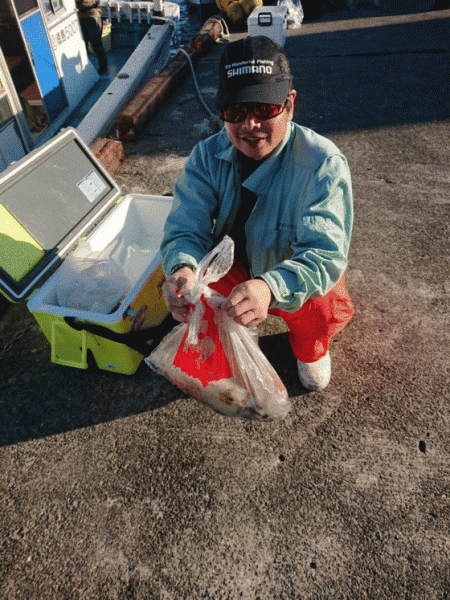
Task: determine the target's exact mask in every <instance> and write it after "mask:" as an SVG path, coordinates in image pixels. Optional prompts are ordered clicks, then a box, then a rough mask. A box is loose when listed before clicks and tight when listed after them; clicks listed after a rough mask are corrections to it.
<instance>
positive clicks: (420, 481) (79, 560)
mask: <svg viewBox="0 0 450 600" xmlns="http://www.w3.org/2000/svg"><path fill="white" fill-rule="evenodd" d="M395 4H397V5H398V7H399V8H398V10H397V9H396V8H395V6H394V5H395ZM430 5H431V3H430V2H420V1H419V0H417V1H416V2H408V0H405V1H404V2H397V3H395V2H389V0H384V1H383V0H381V2H380V9H379V12H376V11H375V9H373V8H372V7H370V6H368V5H367V4H363V3H361V5H360V7H359V8H358V9H357V10H356V11H354V12H353V13H352V14H350V13H349V12H348V11H341V13H340V14H336V13H333V14H331V15H324V17H323V18H321V19H320V20H318V21H315V22H308V23H305V24H304V25H303V26H302V27H301V28H300V29H299V30H298V31H290V32H289V36H288V39H287V41H286V46H285V48H286V51H287V53H288V55H289V56H290V59H291V64H292V66H293V70H294V72H295V81H294V83H295V86H296V88H297V90H298V91H299V94H300V106H299V108H298V111H297V113H296V116H295V119H296V120H297V121H298V122H299V123H302V124H304V125H307V126H310V127H312V128H314V129H316V130H317V131H319V132H321V133H323V134H325V135H328V136H329V137H330V138H331V139H332V140H333V141H335V142H336V144H337V145H338V146H339V147H340V148H341V149H342V151H343V152H344V153H345V154H346V155H347V157H348V159H349V162H350V166H351V171H352V176H353V186H354V196H355V228H354V237H353V242H352V250H351V256H350V262H349V267H348V272H347V283H348V287H349V289H350V292H351V294H352V297H353V300H354V302H355V305H356V309H357V313H356V316H355V318H354V319H353V321H352V322H351V323H350V325H349V326H348V327H347V329H346V330H345V331H344V332H343V333H342V334H341V335H340V336H339V337H338V338H337V339H336V340H335V341H334V343H333V345H332V358H333V379H332V383H331V384H330V386H329V388H328V389H327V390H326V391H325V392H323V393H306V392H305V390H303V389H302V387H301V385H300V384H299V382H298V380H297V378H296V374H295V364H294V361H293V359H292V357H291V355H290V352H289V347H288V341H287V335H286V332H285V331H284V330H283V328H282V327H281V326H280V324H279V323H278V322H277V321H276V320H270V321H268V322H266V324H265V325H264V326H263V327H262V328H261V333H262V337H261V347H262V349H263V350H264V352H265V353H266V354H267V356H268V358H269V360H270V361H271V362H272V364H273V365H274V366H275V368H276V369H277V371H278V372H279V374H280V376H281V378H282V380H283V381H284V383H285V385H286V387H287V390H288V392H289V396H290V398H291V400H292V403H293V405H294V411H293V413H292V415H291V416H289V417H288V418H287V419H286V420H285V421H284V422H281V423H276V424H262V425H261V424H255V423H248V422H241V421H238V420H232V419H227V418H225V417H221V416H219V415H216V414H214V413H211V412H209V411H207V410H206V409H205V408H203V407H202V406H200V405H199V404H198V403H197V402H196V401H194V400H191V399H189V398H187V397H185V396H184V395H183V394H182V393H181V392H179V391H178V390H177V389H176V388H175V387H173V386H172V385H171V384H169V383H168V382H167V381H166V380H164V379H163V378H161V377H159V376H157V375H156V374H154V373H153V372H151V371H150V370H148V369H147V367H145V366H144V365H143V368H141V369H140V370H139V371H138V373H137V374H136V375H134V376H131V377H129V376H124V375H118V374H112V373H108V372H105V371H101V372H85V371H81V370H77V369H71V368H65V367H61V366H58V365H54V364H52V363H51V362H50V348H49V344H48V342H47V341H46V340H45V338H44V336H43V334H42V332H41V331H40V329H39V327H38V325H37V324H36V323H35V321H34V318H33V316H32V315H31V314H30V313H29V312H27V309H26V306H25V305H14V306H10V307H8V308H7V309H4V312H3V315H2V316H1V318H0V336H1V338H2V347H1V349H0V361H1V362H0V365H1V367H0V394H1V400H0V411H1V428H0V444H1V447H0V465H1V488H0V539H1V551H0V597H1V598H4V599H5V600H36V599H45V600H47V599H52V600H53V599H55V600H60V599H67V600H72V599H78V598H80V599H83V600H110V599H111V600H138V599H139V600H153V599H154V600H200V599H204V600H241V599H242V600H362V599H369V600H397V599H398V600H445V599H448V598H450V531H449V524H450V435H449V431H450V359H449V355H448V347H449V343H450V310H449V309H450V269H449V267H450V264H449V263H450V260H449V256H450V193H449V183H450V179H449V167H448V165H449V164H450V143H449V134H450V120H449V119H450V106H449V87H448V86H449V61H448V57H449V55H448V50H449V47H448V44H449V18H450V10H446V11H440V12H427V9H428V8H429V6H430ZM421 10H422V11H423V12H421ZM396 12H398V13H402V14H399V15H395V14H394V13H396ZM352 16H353V17H357V18H351V17H352ZM327 19H331V20H327ZM223 43H226V41H224V42H223ZM220 51H221V48H220V47H216V48H214V49H213V51H212V52H211V53H210V54H209V55H208V56H206V57H205V58H203V59H202V60H201V61H200V63H199V66H198V69H197V78H198V84H199V87H200V89H201V90H202V92H203V93H204V95H205V99H206V101H207V102H208V103H209V104H210V105H212V101H213V93H214V86H215V81H216V79H215V69H216V66H217V60H218V57H219V55H220ZM214 128H215V126H214V124H213V123H212V122H211V121H210V120H209V117H208V116H207V114H206V112H204V109H203V108H202V106H201V105H200V103H199V101H198V98H197V95H196V92H195V89H194V85H193V81H192V77H190V78H188V79H187V80H186V82H185V83H184V85H183V86H182V87H181V88H180V90H179V91H178V92H177V93H176V94H174V95H173V96H172V97H171V99H170V100H169V101H168V102H167V105H166V106H165V107H164V109H163V110H162V111H161V112H160V113H159V115H158V116H157V117H156V118H155V119H153V121H151V122H150V123H149V124H148V126H147V128H146V130H145V132H144V134H143V135H142V136H141V137H140V138H139V140H138V141H137V142H135V143H132V144H131V143H130V144H127V145H126V147H125V149H126V152H127V159H126V161H125V162H124V164H123V165H122V167H121V169H120V171H119V173H118V174H117V176H116V179H117V181H118V182H119V183H120V185H121V186H122V188H123V190H124V191H125V192H138V193H157V194H159V193H170V191H171V189H172V186H173V183H174V181H175V179H176V177H177V176H178V174H179V172H180V169H181V168H182V165H183V164H184V161H185V160H186V156H187V154H188V153H189V151H190V150H191V148H192V146H193V144H194V143H195V142H196V141H197V140H198V139H200V138H202V137H205V136H207V135H209V134H210V133H212V132H213V131H214V130H215V129H214Z"/></svg>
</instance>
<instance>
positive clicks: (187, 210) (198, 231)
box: [161, 142, 217, 274]
mask: <svg viewBox="0 0 450 600" xmlns="http://www.w3.org/2000/svg"><path fill="white" fill-rule="evenodd" d="M206 157H207V154H206V152H205V148H204V147H203V144H202V142H200V143H199V144H197V146H196V147H195V148H194V150H193V151H192V154H191V155H190V157H189V158H188V160H187V162H186V165H185V167H184V169H183V171H182V173H181V175H180V177H179V178H178V180H177V182H176V184H175V188H174V201H173V206H172V209H171V212H170V213H169V216H168V217H167V220H166V223H165V226H164V236H163V241H162V243H161V253H162V255H163V269H164V272H165V273H166V274H169V273H170V272H171V270H172V268H173V267H174V266H175V265H177V264H179V263H188V264H191V265H193V266H194V267H196V266H197V264H198V262H199V261H200V260H201V259H202V258H203V256H204V255H205V254H206V253H207V252H208V251H209V250H210V248H211V246H212V226H213V215H214V212H215V209H216V205H217V194H216V192H215V190H214V187H213V185H212V182H211V178H210V176H209V173H210V169H209V168H208V166H207V164H206Z"/></svg>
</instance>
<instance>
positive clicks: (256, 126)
mask: <svg viewBox="0 0 450 600" xmlns="http://www.w3.org/2000/svg"><path fill="white" fill-rule="evenodd" d="M296 95H297V92H296V91H295V90H291V92H290V93H289V96H288V100H289V103H288V105H289V108H285V109H284V110H283V112H282V113H281V114H279V115H278V116H277V117H274V118H273V119H268V120H267V121H260V120H258V119H257V118H256V117H255V116H254V115H253V114H252V113H249V114H248V115H247V117H246V119H245V120H244V121H242V122H241V123H225V129H226V132H227V134H228V137H229V138H230V141H231V143H232V144H233V146H235V147H236V148H237V149H238V150H240V151H241V152H242V153H243V154H245V156H248V158H252V159H253V160H263V159H264V158H267V157H268V156H269V154H270V153H271V152H272V151H273V150H274V149H275V148H276V147H277V146H278V144H279V143H280V142H281V140H282V139H283V138H284V136H285V135H286V131H287V128H288V125H289V123H290V121H291V120H292V116H293V114H294V100H295V97H296Z"/></svg>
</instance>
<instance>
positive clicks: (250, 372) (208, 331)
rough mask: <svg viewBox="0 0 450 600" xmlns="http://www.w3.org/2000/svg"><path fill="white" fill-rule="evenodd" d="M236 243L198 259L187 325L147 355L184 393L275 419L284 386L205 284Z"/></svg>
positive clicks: (218, 407)
mask: <svg viewBox="0 0 450 600" xmlns="http://www.w3.org/2000/svg"><path fill="white" fill-rule="evenodd" d="M233 250H234V244H233V241H232V240H231V238H229V237H228V236H226V237H225V238H224V240H223V241H222V242H221V243H220V244H219V245H218V246H217V247H216V248H215V249H214V250H213V251H212V252H210V253H209V254H207V255H206V256H205V258H204V259H203V260H202V261H201V262H200V264H199V266H198V269H197V271H196V278H195V281H194V284H193V286H192V287H191V288H190V290H189V292H188V293H186V298H187V299H188V300H189V301H190V302H192V304H193V306H194V308H193V312H192V313H191V318H190V322H189V324H185V323H183V324H181V325H178V326H177V327H175V329H173V330H172V331H171V332H170V333H169V334H168V335H167V336H166V337H165V338H164V339H163V340H162V342H161V343H160V345H159V346H158V347H157V348H156V349H155V350H154V351H153V352H152V353H151V355H150V356H149V357H148V358H147V359H146V362H147V364H148V365H149V366H150V367H151V368H152V369H154V370H155V371H157V372H158V373H160V374H162V375H164V376H165V377H167V378H168V379H169V380H170V381H172V383H174V384H175V385H177V386H178V387H179V388H180V389H182V390H183V391H184V392H186V393H187V394H188V395H190V396H192V397H194V398H196V399H197V400H199V401H200V402H202V403H203V404H205V405H207V406H208V407H210V408H212V409H213V410H215V411H216V412H219V413H221V414H223V415H227V416H233V417H241V418H244V419H252V420H258V421H276V420H280V419H283V418H285V417H286V415H287V414H288V413H289V411H290V410H291V408H292V407H291V403H290V402H289V399H288V395H287V391H286V388H285V387H284V385H283V383H282V381H281V379H280V378H279V376H278V374H277V373H276V371H275V369H274V368H273V367H272V365H271V364H270V363H269V361H268V360H267V358H266V357H265V356H264V354H263V353H262V351H261V350H260V348H259V346H258V344H257V341H256V339H257V338H256V337H255V335H254V333H253V332H252V331H251V330H249V329H248V328H246V327H244V326H242V325H238V324H237V323H236V322H235V321H234V320H233V319H231V318H230V317H228V315H227V314H226V313H224V312H222V311H221V310H220V305H221V303H222V301H223V300H224V298H223V296H220V295H219V294H217V293H215V292H213V291H212V290H211V288H209V287H208V286H207V284H208V283H212V282H214V281H218V280H219V279H220V278H221V277H223V276H224V275H225V274H226V273H227V272H228V270H229V269H230V268H231V266H232V264H233Z"/></svg>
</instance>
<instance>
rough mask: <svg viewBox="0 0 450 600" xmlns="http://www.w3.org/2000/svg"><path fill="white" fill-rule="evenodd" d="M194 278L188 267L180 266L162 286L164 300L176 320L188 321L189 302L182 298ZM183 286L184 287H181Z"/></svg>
mask: <svg viewBox="0 0 450 600" xmlns="http://www.w3.org/2000/svg"><path fill="white" fill-rule="evenodd" d="M193 279H194V272H193V270H192V269H190V268H189V267H182V268H181V269H178V271H175V273H173V275H171V276H170V277H169V278H168V279H166V281H165V282H164V284H163V286H162V293H163V298H164V302H165V303H166V306H167V308H168V309H169V311H170V312H171V313H172V315H173V318H174V319H175V320H176V321H180V322H182V323H187V322H188V317H189V314H190V310H189V302H188V301H187V300H185V298H184V292H185V291H186V290H188V289H189V288H190V287H191V285H192V281H193ZM183 288H184V289H183Z"/></svg>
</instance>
